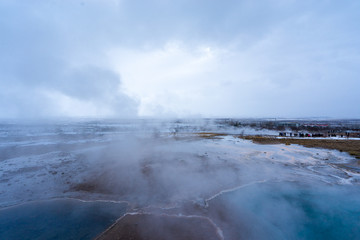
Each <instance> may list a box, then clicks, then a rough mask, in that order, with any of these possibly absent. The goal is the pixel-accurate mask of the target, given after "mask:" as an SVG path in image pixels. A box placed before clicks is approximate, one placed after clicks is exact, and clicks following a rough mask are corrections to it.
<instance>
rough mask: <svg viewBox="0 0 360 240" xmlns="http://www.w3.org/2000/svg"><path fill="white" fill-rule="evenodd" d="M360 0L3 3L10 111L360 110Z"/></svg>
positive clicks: (3, 103)
mask: <svg viewBox="0 0 360 240" xmlns="http://www.w3.org/2000/svg"><path fill="white" fill-rule="evenodd" d="M359 13H360V1H357V0H346V1H335V0H333V1H330V0H317V1H310V0H259V1H253V0H236V1H233V0H227V1H223V0H222V1H220V0H211V1H209V0H197V1H193V0H182V1H179V0H148V1H138V0H82V1H77V0H46V1H45V0H0V118H59V117H95V118H107V117H109V118H137V117H151V118H162V117H165V118H167V117H170V118H172V117H175V118H180V117H287V118H297V117H330V118H360V106H359V103H360V28H359V22H360V14H359Z"/></svg>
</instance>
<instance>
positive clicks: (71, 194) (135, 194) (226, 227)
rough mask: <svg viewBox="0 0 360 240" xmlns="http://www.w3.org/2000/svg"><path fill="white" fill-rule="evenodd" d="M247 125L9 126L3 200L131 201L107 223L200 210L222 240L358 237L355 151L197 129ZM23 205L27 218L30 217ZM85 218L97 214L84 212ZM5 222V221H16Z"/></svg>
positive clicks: (1, 137)
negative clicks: (347, 166)
mask: <svg viewBox="0 0 360 240" xmlns="http://www.w3.org/2000/svg"><path fill="white" fill-rule="evenodd" d="M244 131H247V133H248V134H254V133H257V131H256V130H254V129H252V130H249V129H241V128H239V129H235V128H233V127H229V126H227V125H225V124H223V123H221V122H219V121H217V120H212V119H205V120H182V121H180V120H177V121H172V120H167V121H165V120H163V121H154V120H134V121H130V120H129V121H82V122H80V121H79V122H71V121H68V122H58V123H43V124H28V123H27V124H24V123H22V124H20V123H19V124H9V123H3V124H1V126H0V153H1V154H0V166H1V168H0V206H2V207H7V206H13V205H16V204H19V203H25V202H34V201H38V200H49V199H54V198H77V199H84V200H91V201H93V200H103V201H105V202H106V201H116V202H126V204H127V205H128V208H127V209H126V211H125V210H123V211H115V210H114V211H110V210H106V211H107V213H109V216H110V217H109V218H108V219H113V220H112V221H109V222H107V223H108V224H107V226H105V225H102V226H103V230H105V229H106V227H108V226H110V225H111V224H112V223H113V222H114V220H115V219H114V215H117V218H120V217H122V216H124V214H126V213H127V214H133V215H138V216H139V217H140V216H143V215H141V214H150V216H164V215H166V216H170V217H174V218H175V217H180V216H181V217H182V220H181V221H184V222H186V219H190V218H192V217H196V221H200V222H202V223H203V224H204V225H203V226H207V227H209V228H211V229H212V231H214V233H215V232H217V234H215V235H214V236H215V238H216V239H222V238H224V239H356V238H358V237H359V236H360V232H359V229H360V226H359V224H360V221H359V219H358V216H360V212H359V209H360V200H358V199H360V198H359V197H360V196H359V193H358V187H359V177H360V176H359V174H358V173H357V172H356V171H353V172H351V171H349V170H347V169H343V168H341V164H347V163H353V162H354V159H353V158H352V157H351V156H349V155H348V154H347V153H340V152H338V151H335V150H325V149H309V148H305V147H302V146H297V145H290V146H286V145H258V144H254V143H252V142H250V141H246V140H243V139H240V138H238V137H237V136H236V135H219V136H215V137H204V136H202V135H201V134H200V135H199V134H198V133H201V132H219V133H220V132H221V133H233V134H240V133H243V132H244ZM105 202H104V204H105ZM38 204H39V206H40V205H41V203H38ZM54 204H55V203H54ZM99 204H100V205H101V203H99ZM81 205H82V203H77V204H76V207H73V209H74V212H75V210H77V209H79V208H81ZM20 206H21V207H22V208H23V209H26V208H27V206H29V207H30V205H26V204H25V205H20ZM40 208H41V207H40ZM41 209H44V210H43V213H37V214H38V215H39V219H41V217H40V215H42V216H48V218H54V219H55V221H56V222H59V225H56V226H55V227H53V226H50V225H48V224H43V223H42V224H40V225H41V227H42V228H44V229H47V228H49V229H52V230H51V231H55V230H56V229H62V227H60V225H61V224H60V223H61V220H59V221H58V219H60V218H61V217H60V216H59V215H58V214H56V211H57V209H58V207H57V206H56V204H55V207H53V208H49V210H48V212H47V210H46V208H41ZM99 209H101V208H99ZM0 211H5V210H0ZM21 211H23V210H21ZM66 211H67V210H66ZM72 211H73V210H69V211H67V213H68V214H70V215H72V213H71V212H72ZM84 211H85V210H84ZM86 211H87V210H86ZM92 211H93V210H89V214H91V212H92ZM23 212H24V216H23V217H24V218H25V219H26V218H27V217H30V216H31V215H32V214H33V213H31V211H30V212H29V211H28V210H24V211H23ZM7 214H8V215H9V216H10V215H11V214H15V213H12V212H11V211H10V212H8V213H7ZM59 214H61V213H59ZM75 215H76V214H75ZM125 216H126V215H125ZM82 219H88V220H87V221H89V222H92V223H93V224H95V223H96V222H97V221H98V219H96V218H91V217H89V216H88V215H86V214H85V215H84V217H83V218H82ZM125 220H126V217H125V218H124V221H125ZM2 221H3V222H4V223H5V224H6V228H11V227H13V229H16V228H17V227H19V226H18V225H17V223H16V222H10V221H6V220H4V219H3V220H2ZM82 221H85V220H82ZM152 221H153V222H156V220H152ZM158 221H159V223H160V222H161V223H162V225H161V226H162V227H159V229H158V231H157V232H158V233H160V235H161V234H163V235H161V236H162V237H163V238H164V239H174V236H172V235H171V232H169V229H167V226H166V225H164V224H163V221H162V220H161V219H159V220H158ZM189 221H190V220H189ZM24 222H25V223H26V224H30V225H31V224H33V223H31V222H29V221H25V220H24ZM40 222H41V220H40ZM110 222H111V223H110ZM205 222H206V224H205ZM147 224H150V223H147ZM35 225H36V224H35V223H34V228H35V230H34V231H38V228H37V227H36V226H35ZM64 226H65V225H64ZM89 226H91V224H90V225H89ZM27 227H29V228H31V226H24V228H27ZM65 228H67V227H66V226H65ZM179 228H180V226H179ZM36 229H37V230H36ZM139 229H140V230H141V228H140V227H139ZM103 230H102V231H103ZM140 230H139V231H140ZM144 231H145V230H144ZM204 231H205V230H204ZM83 232H86V229H84V230H83ZM59 234H60V235H59V236H62V237H63V238H62V239H66V237H65V235H62V234H63V233H62V232H61V231H60V232H59ZM89 236H90V235H89ZM92 237H94V235H92ZM92 237H88V238H85V239H91V238H92ZM18 239H20V238H18ZM39 239H41V238H39Z"/></svg>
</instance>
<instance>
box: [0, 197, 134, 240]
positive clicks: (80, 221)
mask: <svg viewBox="0 0 360 240" xmlns="http://www.w3.org/2000/svg"><path fill="white" fill-rule="evenodd" d="M126 207H127V204H124V203H109V202H84V201H79V200H74V199H55V200H47V201H38V202H31V203H24V204H21V205H16V206H12V207H9V208H5V209H1V210H0V239H24V240H25V239H29V240H30V239H93V238H95V237H96V236H97V235H99V234H100V233H101V232H103V231H104V230H105V229H106V228H108V227H109V226H110V225H111V224H113V223H114V222H115V221H116V219H117V218H119V216H121V215H123V214H124V213H125V212H126Z"/></svg>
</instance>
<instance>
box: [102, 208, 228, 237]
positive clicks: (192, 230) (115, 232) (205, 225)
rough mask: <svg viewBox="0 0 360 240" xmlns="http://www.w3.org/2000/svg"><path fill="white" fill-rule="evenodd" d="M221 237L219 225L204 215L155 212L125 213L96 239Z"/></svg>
mask: <svg viewBox="0 0 360 240" xmlns="http://www.w3.org/2000/svg"><path fill="white" fill-rule="evenodd" d="M168 239H172V240H219V239H221V238H220V237H219V236H218V235H217V232H216V228H215V227H214V226H213V225H212V224H211V222H210V221H209V220H208V219H206V218H203V217H177V216H168V215H154V214H135V215H125V216H124V217H122V218H121V219H120V220H118V222H117V223H115V224H114V225H113V226H112V227H110V229H108V230H107V231H105V232H104V233H103V234H101V235H100V236H99V237H98V238H96V240H168Z"/></svg>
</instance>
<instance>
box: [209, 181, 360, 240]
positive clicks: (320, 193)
mask: <svg viewBox="0 0 360 240" xmlns="http://www.w3.org/2000/svg"><path fill="white" fill-rule="evenodd" d="M359 192H360V189H359V186H345V185H342V186H337V185H333V186H329V185H321V186H317V187H313V186H301V185H299V184H295V183H267V184H259V185H253V186H250V187H246V188H243V189H239V190H237V191H235V192H232V193H229V194H224V195H223V196H221V198H220V199H218V200H217V201H219V202H220V204H222V205H223V207H224V208H225V209H226V212H227V215H225V217H224V218H226V220H227V222H231V223H232V226H230V227H229V229H230V231H231V232H233V235H232V236H231V239H314V240H315V239H317V240H319V239H326V240H331V239H334V240H335V239H360V197H359V196H360V195H359ZM210 206H211V204H210ZM230 225H231V224H230ZM228 226H229V225H227V226H225V229H226V227H228Z"/></svg>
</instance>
